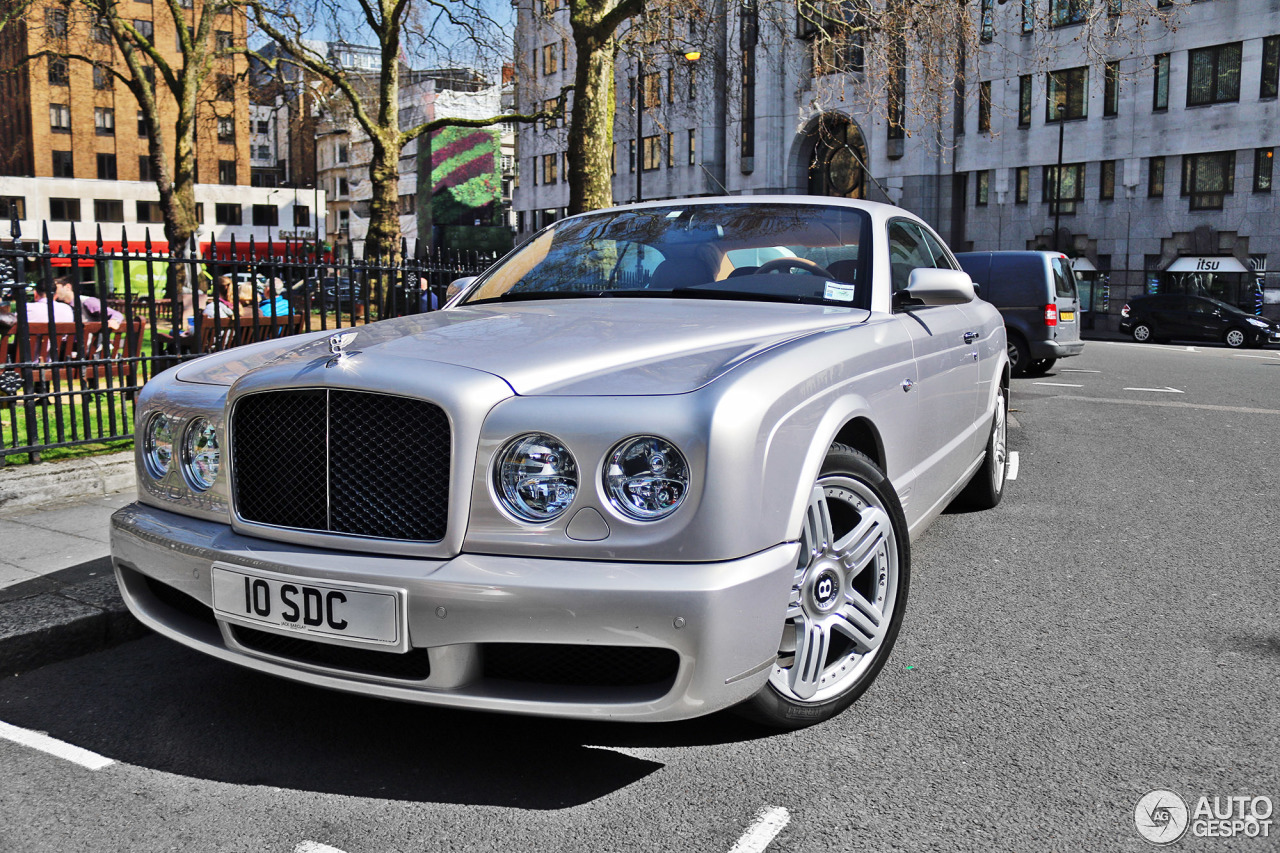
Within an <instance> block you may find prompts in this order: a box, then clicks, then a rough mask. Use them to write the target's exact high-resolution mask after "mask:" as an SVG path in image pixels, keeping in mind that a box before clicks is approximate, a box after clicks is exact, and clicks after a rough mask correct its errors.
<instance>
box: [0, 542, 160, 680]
mask: <svg viewBox="0 0 1280 853" xmlns="http://www.w3.org/2000/svg"><path fill="white" fill-rule="evenodd" d="M148 633H150V632H149V631H148V629H147V628H145V627H144V626H143V625H142V623H140V622H139V621H138V620H137V619H135V618H134V617H133V615H132V614H130V613H129V610H128V608H127V607H126V606H125V603H124V599H123V598H121V597H120V591H119V590H118V589H117V588H116V580H115V572H114V571H113V570H112V567H111V558H110V557H100V558H98V559H96V560H90V561H89V562H87V563H81V564H80V565H78V566H73V567H72V568H69V569H63V570H62V571H60V572H54V573H53V574H51V575H45V576H44V577H40V578H35V579H33V580H29V581H25V582H23V583H20V584H16V585H15V586H11V587H8V588H7V589H3V590H0V677H3V676H7V675H19V674H21V673H23V672H27V671H30V670H33V669H36V668H38V667H42V666H47V665H48V664H51V663H58V662H59V661H64V660H69V659H71V658H75V657H80V656H81V655H86V654H90V653H91V652H97V651H101V650H103V649H106V648H110V647H111V646H115V645H118V644H120V643H123V642H125V641H127V640H133V639H137V638H138V637H143V636H145V635H146V634H148Z"/></svg>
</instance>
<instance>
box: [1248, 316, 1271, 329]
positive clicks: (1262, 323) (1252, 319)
mask: <svg viewBox="0 0 1280 853" xmlns="http://www.w3.org/2000/svg"><path fill="white" fill-rule="evenodd" d="M1244 319H1245V321H1246V322H1249V323H1252V324H1253V325H1255V326H1257V327H1258V328H1259V329H1269V328H1271V324H1270V323H1268V322H1267V321H1266V320H1261V319H1259V318H1257V317H1245V318H1244Z"/></svg>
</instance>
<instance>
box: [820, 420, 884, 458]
mask: <svg viewBox="0 0 1280 853" xmlns="http://www.w3.org/2000/svg"><path fill="white" fill-rule="evenodd" d="M830 444H843V445H845V446H846V447H851V448H853V449H854V450H856V451H858V452H859V453H861V454H863V455H864V456H866V457H868V458H869V459H870V460H871V461H872V462H874V463H876V467H877V468H879V469H880V470H881V471H883V470H885V458H884V440H883V439H881V437H880V431H879V430H878V429H876V426H875V424H873V423H872V422H871V419H870V418H868V417H866V416H864V415H858V416H857V417H854V418H851V419H850V420H849V421H847V422H846V423H845V425H844V426H842V427H840V429H839V431H838V432H836V434H835V436H834V437H833V438H832V439H831V442H830ZM828 446H829V445H828Z"/></svg>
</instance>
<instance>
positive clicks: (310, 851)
mask: <svg viewBox="0 0 1280 853" xmlns="http://www.w3.org/2000/svg"><path fill="white" fill-rule="evenodd" d="M293 853H343V852H342V851H341V850H339V849H338V848H337V847H330V846H329V845H328V844H321V843H320V842H319V841H303V842H300V843H299V844H298V846H297V847H295V848H293Z"/></svg>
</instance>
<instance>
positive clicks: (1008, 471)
mask: <svg viewBox="0 0 1280 853" xmlns="http://www.w3.org/2000/svg"><path fill="white" fill-rule="evenodd" d="M1004 478H1005V479H1006V480H1016V479H1018V451H1016V450H1014V451H1013V452H1011V453H1010V454H1009V461H1008V462H1006V463H1005V469H1004Z"/></svg>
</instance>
